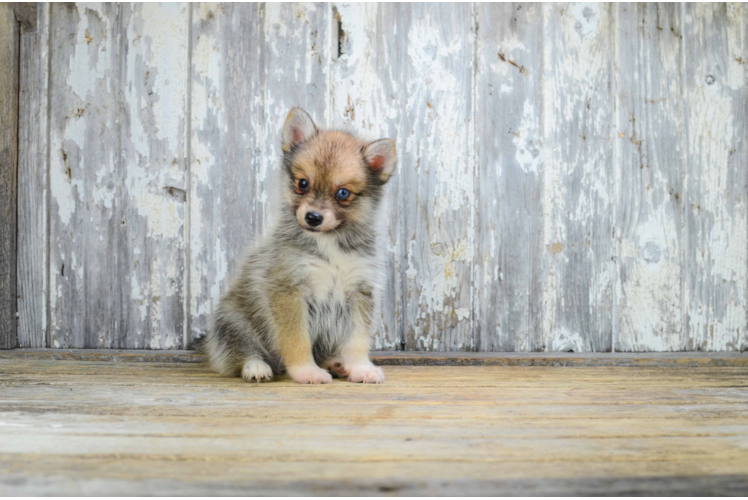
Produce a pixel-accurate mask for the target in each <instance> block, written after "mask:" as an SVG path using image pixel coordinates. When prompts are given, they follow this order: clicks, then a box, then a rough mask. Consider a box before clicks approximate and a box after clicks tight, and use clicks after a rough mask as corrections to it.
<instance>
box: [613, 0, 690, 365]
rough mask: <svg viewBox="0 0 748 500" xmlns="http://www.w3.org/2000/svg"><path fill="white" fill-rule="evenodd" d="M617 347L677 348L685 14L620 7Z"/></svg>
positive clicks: (668, 8)
mask: <svg viewBox="0 0 748 500" xmlns="http://www.w3.org/2000/svg"><path fill="white" fill-rule="evenodd" d="M616 9H617V30H616V51H617V56H616V59H615V60H616V61H617V63H616V76H617V95H616V99H617V107H618V109H617V129H616V134H617V135H616V138H615V141H616V147H617V152H618V155H617V161H616V163H617V170H618V178H617V186H618V195H617V196H618V199H617V204H616V210H617V212H616V226H617V234H618V237H619V238H620V241H619V243H618V244H619V250H618V279H619V281H618V285H617V286H618V289H617V304H616V307H617V318H618V321H619V325H617V326H618V329H619V333H618V338H617V339H616V340H615V350H616V351H650V350H654V351H678V350H683V349H685V347H686V343H685V335H684V333H683V324H682V322H683V310H682V304H683V302H682V295H681V293H682V284H683V282H682V279H683V251H684V249H683V205H684V201H685V197H684V192H683V175H684V173H685V169H684V165H685V160H686V150H685V149H686V145H685V140H686V134H685V122H684V115H683V112H684V110H683V102H684V96H685V91H684V88H683V61H684V53H683V35H682V33H683V26H684V25H683V19H682V12H681V11H682V9H681V5H679V4H618V5H617V6H616Z"/></svg>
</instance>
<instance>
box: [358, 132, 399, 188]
mask: <svg viewBox="0 0 748 500" xmlns="http://www.w3.org/2000/svg"><path fill="white" fill-rule="evenodd" d="M364 159H365V160H366V163H368V164H369V168H371V169H372V171H374V173H376V174H377V176H378V177H379V180H380V181H381V182H382V184H384V183H385V182H387V181H388V180H389V179H390V175H392V172H394V171H395V165H397V151H396V150H395V141H393V140H392V139H379V140H378V141H374V142H372V143H371V144H369V145H368V146H366V149H365V150H364Z"/></svg>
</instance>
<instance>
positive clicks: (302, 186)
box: [298, 179, 309, 191]
mask: <svg viewBox="0 0 748 500" xmlns="http://www.w3.org/2000/svg"><path fill="white" fill-rule="evenodd" d="M298 186H299V191H306V190H308V189H309V181H308V180H306V179H299V183H298Z"/></svg>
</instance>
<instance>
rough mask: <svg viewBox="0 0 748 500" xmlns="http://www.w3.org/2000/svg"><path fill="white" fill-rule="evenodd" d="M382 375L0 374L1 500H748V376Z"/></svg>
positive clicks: (22, 365) (17, 365) (734, 371)
mask: <svg viewBox="0 0 748 500" xmlns="http://www.w3.org/2000/svg"><path fill="white" fill-rule="evenodd" d="M385 370H386V373H387V376H388V380H387V383H386V384H384V385H378V386H364V385H360V384H351V383H348V382H343V381H335V382H333V384H331V385H327V386H301V385H298V384H294V383H292V382H290V381H289V380H288V379H282V380H279V381H276V382H272V383H267V384H248V383H246V382H244V381H242V380H240V379H238V378H223V377H220V376H217V375H214V374H212V373H210V372H208V371H207V370H206V369H205V367H203V366H200V365H197V364H192V363H189V364H173V363H171V364H158V363H130V364H128V365H127V366H126V369H123V366H122V365H119V364H116V363H96V362H88V363H87V362H78V361H69V362H55V361H47V362H45V361H39V360H34V361H22V360H7V359H3V360H0V374H1V375H2V376H0V392H2V395H3V398H2V403H0V411H1V412H2V415H3V425H4V426H5V427H8V428H11V429H13V432H12V433H11V434H8V435H7V436H6V437H7V439H3V440H2V441H0V484H2V487H3V491H6V492H12V493H16V494H30V493H41V492H47V493H51V492H54V493H56V494H67V493H76V492H86V493H101V494H123V493H129V494H131V493H133V492H140V493H144V494H151V495H154V494H163V493H166V492H170V493H173V492H191V493H193V494H194V493H196V492H212V493H213V494H215V493H216V492H235V493H243V494H248V493H253V492H254V493H256V492H258V491H262V492H269V493H273V494H281V493H288V492H297V491H301V492H306V494H309V493H311V492H315V491H316V492H322V493H329V494H336V493H341V492H351V491H353V492H359V493H360V492H362V491H363V492H367V493H368V492H371V493H375V494H385V493H388V492H389V493H390V494H391V493H392V492H395V491H400V490H404V491H408V492H411V493H412V494H424V493H428V492H438V491H444V490H439V489H438V488H440V487H444V488H447V490H446V491H455V492H457V491H461V493H459V494H465V492H473V491H482V492H484V493H485V494H499V493H502V492H507V491H515V488H517V487H519V486H520V485H524V486H525V487H526V488H529V489H528V490H525V492H524V493H525V494H526V492H527V491H537V492H547V493H548V494H551V493H554V492H557V490H553V489H552V488H554V487H559V486H560V487H562V488H563V489H562V491H568V492H569V493H570V494H572V495H573V494H578V493H579V492H584V491H587V492H592V493H594V494H602V493H610V492H612V491H629V492H637V493H638V494H647V493H649V494H652V492H656V491H659V492H662V493H663V494H668V493H669V494H673V492H676V491H683V488H685V487H690V488H691V490H690V491H689V493H690V494H695V493H696V492H698V493H700V494H717V493H718V492H723V491H742V490H741V489H740V488H741V487H742V488H745V486H746V484H748V455H747V453H748V452H747V451H746V449H747V448H748V405H746V395H748V394H746V389H745V387H743V386H744V381H745V377H746V375H748V372H747V371H746V370H747V368H746V367H745V366H743V367H723V368H681V369H678V368H641V367H640V368H635V369H633V368H615V367H607V368H555V367H450V368H444V367H386V368H385ZM61 394H64V397H61ZM29 415H33V418H30V417H29ZM341 464H344V466H341ZM289 478H293V481H291V482H289ZM563 481H566V482H565V483H564V482H563ZM170 488H172V489H170ZM458 488H461V489H460V490H458Z"/></svg>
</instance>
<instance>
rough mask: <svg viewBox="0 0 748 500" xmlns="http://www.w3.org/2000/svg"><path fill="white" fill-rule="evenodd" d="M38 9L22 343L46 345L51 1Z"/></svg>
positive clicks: (23, 221)
mask: <svg viewBox="0 0 748 500" xmlns="http://www.w3.org/2000/svg"><path fill="white" fill-rule="evenodd" d="M38 7H39V8H38V9H35V10H34V12H35V14H34V15H35V16H36V19H35V26H36V29H35V30H34V31H29V30H27V29H26V28H25V27H22V28H21V58H20V71H19V78H20V93H19V99H20V105H19V117H18V120H19V124H18V132H19V137H18V144H19V148H18V345H19V347H46V340H47V339H46V335H47V270H48V264H49V261H48V258H47V257H48V250H49V240H48V239H47V230H48V228H49V223H48V218H47V216H48V211H47V195H48V192H49V186H48V185H47V181H48V176H49V165H48V163H47V153H48V143H47V139H48V132H49V129H48V125H49V120H48V118H47V106H48V96H49V89H48V86H47V84H48V81H49V50H48V49H49V11H50V4H40V5H39V6H38Z"/></svg>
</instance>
